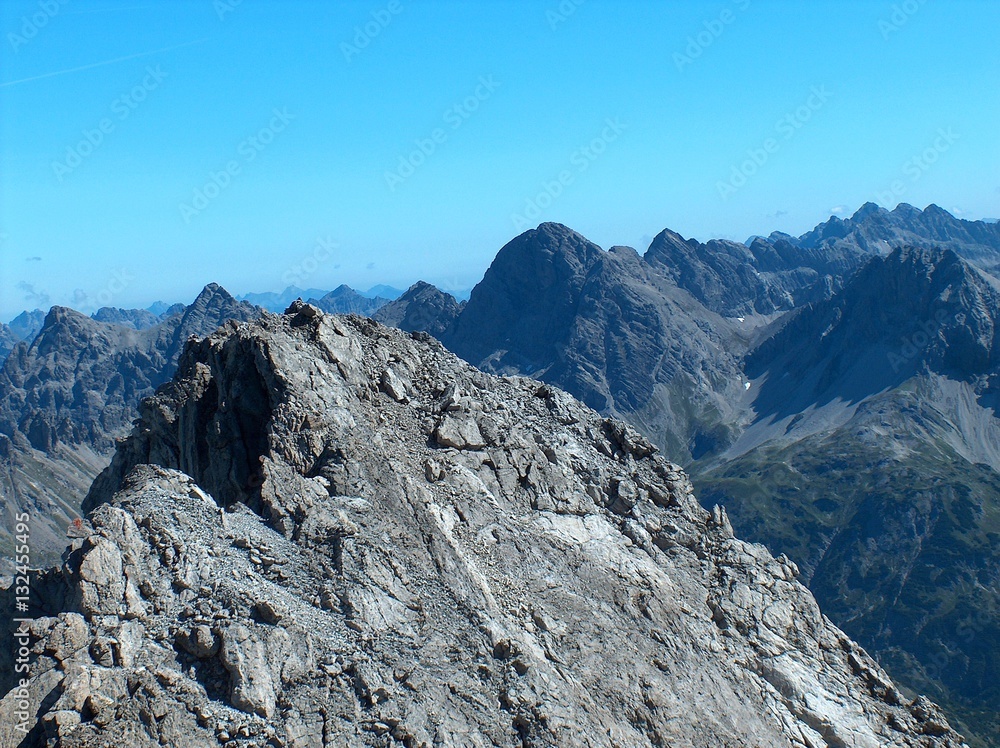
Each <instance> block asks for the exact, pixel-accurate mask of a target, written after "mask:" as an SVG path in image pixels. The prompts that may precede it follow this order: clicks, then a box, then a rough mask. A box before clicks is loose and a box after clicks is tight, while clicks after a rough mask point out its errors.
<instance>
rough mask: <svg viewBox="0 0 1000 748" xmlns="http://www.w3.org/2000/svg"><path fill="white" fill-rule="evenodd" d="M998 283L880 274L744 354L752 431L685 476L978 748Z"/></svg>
mask: <svg viewBox="0 0 1000 748" xmlns="http://www.w3.org/2000/svg"><path fill="white" fill-rule="evenodd" d="M998 285H1000V284H998V283H997V281H995V280H994V279H993V278H992V277H990V276H988V275H986V274H984V273H982V272H981V271H979V270H977V269H976V268H974V267H973V266H972V265H970V264H969V263H968V262H966V261H964V260H962V259H960V258H959V257H958V256H957V255H956V254H955V253H953V252H951V251H950V250H943V251H942V250H926V249H916V248H905V249H900V250H896V251H894V252H893V253H892V254H890V255H889V256H888V257H886V258H884V259H877V260H875V261H873V262H872V263H871V264H869V265H868V266H866V267H865V268H864V269H863V270H862V271H860V272H859V273H858V275H857V276H856V277H855V278H854V279H853V280H852V281H851V282H850V283H849V284H848V286H847V287H846V288H845V289H844V290H843V292H841V293H840V294H838V295H837V296H835V297H834V298H832V299H830V300H828V301H826V302H821V303H818V304H816V305H814V306H811V307H808V308H806V309H803V310H802V311H801V312H800V313H798V314H797V315H796V316H795V318H794V319H793V320H791V321H790V322H789V323H788V324H787V325H785V327H784V328H783V329H782V330H781V331H780V332H779V333H778V334H777V335H776V336H774V337H773V338H772V339H770V340H768V341H766V342H765V343H763V344H762V345H761V346H760V347H758V348H757V349H756V350H755V351H754V352H753V353H752V354H751V355H750V356H749V357H748V360H747V373H748V376H751V377H752V378H754V384H755V387H754V391H755V392H756V393H757V395H756V400H755V402H754V408H755V412H756V414H757V418H756V420H755V421H754V423H752V424H751V425H750V426H749V427H748V428H747V429H746V431H745V432H744V434H743V435H742V436H741V438H740V439H739V440H738V441H736V443H735V444H734V445H733V446H732V447H731V448H730V450H729V451H728V452H727V453H725V454H723V455H722V456H721V457H720V458H718V459H716V460H711V461H706V463H705V464H703V465H699V466H697V467H696V468H695V480H696V482H697V484H698V486H699V490H700V491H701V493H702V498H703V499H704V500H705V501H711V502H722V503H724V504H725V505H726V506H727V507H728V508H729V510H730V512H731V516H732V518H733V523H734V526H735V527H736V528H737V529H738V531H740V532H742V533H744V534H746V536H747V537H749V538H751V539H754V540H757V541H759V542H764V543H766V544H767V545H768V547H769V548H770V549H771V550H772V552H775V553H787V554H788V555H789V556H790V557H791V558H793V559H794V560H795V561H796V562H798V563H799V564H800V566H801V568H802V571H803V578H804V579H805V580H806V582H807V583H808V585H809V587H810V589H811V590H812V591H813V592H814V594H816V596H817V599H819V600H820V603H821V604H822V605H823V606H824V610H826V611H828V613H829V615H831V617H832V618H833V619H834V620H835V621H837V622H838V623H839V624H840V625H841V626H842V627H843V628H844V629H845V630H846V631H847V632H848V633H849V634H851V635H852V636H854V637H856V638H857V639H858V640H859V641H860V642H862V644H863V645H864V646H866V647H868V648H869V649H870V650H871V651H872V652H873V653H875V654H876V656H877V657H879V658H880V659H881V660H882V661H883V663H884V664H885V665H886V666H887V667H888V668H889V669H890V671H891V672H893V673H894V675H896V677H898V678H900V679H901V680H902V681H903V682H905V683H908V684H910V685H912V686H914V687H920V688H923V689H926V690H928V691H930V692H931V693H932V694H933V695H934V697H935V698H936V699H938V700H939V701H941V702H942V703H944V704H945V705H946V706H948V707H949V708H950V709H951V710H953V713H956V714H959V715H961V717H962V719H964V720H965V721H966V723H967V724H968V727H969V729H970V730H971V731H972V732H973V733H975V735H976V736H977V740H976V742H975V744H977V745H996V743H995V740H994V739H995V736H996V735H997V734H998V733H1000V721H998V720H997V717H996V715H997V713H1000V690H998V689H997V688H996V686H995V684H996V683H998V682H1000V648H998V646H997V642H1000V623H998V619H997V618H996V611H997V610H998V609H1000V419H998V418H997V417H996V411H995V404H996V402H997V382H998V374H1000V357H998V348H997V318H998V316H1000V290H998ZM980 741H981V742H980Z"/></svg>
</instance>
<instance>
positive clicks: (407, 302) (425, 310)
mask: <svg viewBox="0 0 1000 748" xmlns="http://www.w3.org/2000/svg"><path fill="white" fill-rule="evenodd" d="M464 308H465V302H462V303H461V304H460V303H459V302H458V301H456V300H455V297H454V296H452V295H451V294H448V293H445V292H444V291H439V290H438V289H437V288H435V287H434V286H432V285H430V284H429V283H424V282H423V281H419V282H417V283H414V284H413V285H412V286H410V288H409V289H408V290H407V291H406V292H405V293H404V294H402V295H401V296H400V297H399V298H398V299H396V300H395V301H391V302H389V303H388V304H386V305H385V306H383V307H382V308H381V309H379V310H378V311H377V312H375V314H373V315H372V318H373V319H376V320H378V321H379V322H381V323H382V324H383V325H389V326H390V327H396V328H399V329H400V330H405V331H406V332H426V333H430V334H431V335H433V336H434V337H436V338H440V337H441V336H442V335H443V334H444V333H445V331H446V330H447V329H448V328H449V327H450V326H451V325H452V323H454V321H455V319H456V318H457V317H458V315H459V314H460V313H461V311H462V309H464Z"/></svg>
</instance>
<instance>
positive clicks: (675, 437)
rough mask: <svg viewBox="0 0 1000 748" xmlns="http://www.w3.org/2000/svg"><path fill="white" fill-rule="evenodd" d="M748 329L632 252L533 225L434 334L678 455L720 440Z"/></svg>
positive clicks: (727, 432) (477, 360)
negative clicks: (561, 392)
mask: <svg viewBox="0 0 1000 748" xmlns="http://www.w3.org/2000/svg"><path fill="white" fill-rule="evenodd" d="M751 333H752V326H751V325H749V324H747V325H744V324H743V323H739V322H736V321H732V322H731V321H728V320H725V319H723V318H722V317H720V316H719V315H718V314H715V313H714V312H712V311H710V310H708V309H706V308H705V307H704V306H702V305H701V304H700V303H699V302H698V301H697V300H695V299H694V298H692V297H691V295H690V294H689V293H687V292H686V291H685V290H683V289H680V288H678V287H677V286H676V285H674V284H673V283H671V282H670V280H669V278H667V277H665V276H664V274H663V273H661V272H659V270H658V268H657V267H656V266H654V265H651V264H650V263H648V262H646V261H645V260H644V259H643V258H641V257H640V256H639V255H638V254H636V252H635V250H633V249H631V248H628V247H615V248H613V249H611V250H610V251H608V252H604V251H603V250H601V249H600V247H598V246H597V245H596V244H593V243H591V242H589V241H587V240H586V239H584V238H583V237H582V236H580V235H579V234H577V233H576V232H574V231H571V230H570V229H567V228H566V227H565V226H560V225H558V224H542V226H540V227H539V228H538V229H537V230H535V231H529V232H526V233H525V234H523V235H521V236H520V237H518V238H517V239H515V240H514V241H512V242H510V243H509V244H508V245H507V246H505V247H504V248H503V249H502V250H500V253H499V254H498V255H497V258H496V260H495V261H494V263H493V264H492V265H491V266H490V269H489V270H488V271H487V272H486V275H485V277H484V278H483V280H482V282H481V283H480V284H479V285H477V286H476V288H475V289H474V290H473V292H472V296H471V298H470V299H469V301H468V304H467V305H466V307H465V309H463V310H462V312H461V313H460V314H459V316H458V318H457V319H456V320H455V322H454V323H453V324H452V326H451V327H450V328H449V329H448V330H446V331H445V332H444V333H442V335H441V339H442V341H443V342H444V343H445V345H446V346H448V348H449V349H450V350H452V351H454V352H456V353H458V354H459V355H460V356H462V357H463V358H464V359H465V360H467V361H470V362H472V363H474V364H475V365H476V366H479V367H480V368H482V369H484V370H486V371H491V372H495V373H500V374H507V373H519V374H528V375H531V376H533V377H537V378H538V379H541V380H543V381H546V382H551V383H553V384H556V385H558V386H560V387H563V388H564V389H566V390H567V391H569V392H571V393H573V394H574V395H575V396H576V397H579V398H580V399H581V400H583V401H584V402H585V403H587V405H589V406H590V407H592V408H596V409H598V410H600V411H602V412H605V413H611V414H622V415H624V414H628V417H629V418H630V420H632V422H633V423H636V424H637V425H639V426H641V427H642V428H644V430H646V432H647V433H649V434H650V435H651V436H652V437H653V438H655V439H656V440H657V442H658V443H659V444H661V445H663V446H664V448H666V449H668V453H669V454H671V455H674V456H676V457H677V458H678V459H682V460H689V459H690V457H691V455H692V454H696V453H699V452H701V451H705V450H707V449H711V448H713V447H715V446H717V445H718V443H728V441H729V440H730V438H731V428H732V423H733V422H735V421H737V420H738V416H737V414H736V413H735V412H734V403H738V402H739V401H740V399H741V397H742V393H743V379H742V374H741V372H740V367H739V362H738V356H739V355H740V353H741V352H742V351H744V350H746V347H747V340H748V339H749V336H750V335H751Z"/></svg>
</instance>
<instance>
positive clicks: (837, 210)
mask: <svg viewBox="0 0 1000 748" xmlns="http://www.w3.org/2000/svg"><path fill="white" fill-rule="evenodd" d="M846 212H847V208H846V207H845V206H843V205H837V206H836V207H833V208H830V213H831V214H832V215H835V216H839V215H842V214H844V213H846Z"/></svg>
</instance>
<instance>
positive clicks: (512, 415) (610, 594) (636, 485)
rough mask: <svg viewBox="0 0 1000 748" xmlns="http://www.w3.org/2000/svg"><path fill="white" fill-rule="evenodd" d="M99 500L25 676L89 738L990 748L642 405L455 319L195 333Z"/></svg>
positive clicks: (71, 727)
mask: <svg viewBox="0 0 1000 748" xmlns="http://www.w3.org/2000/svg"><path fill="white" fill-rule="evenodd" d="M87 507H88V509H89V510H90V512H89V514H88V519H87V522H86V523H84V524H83V526H82V527H81V528H80V530H79V532H78V533H77V535H78V537H76V538H75V539H74V540H73V542H72V545H71V546H70V548H69V549H68V552H67V554H66V562H65V564H64V565H63V566H62V568H59V569H51V570H49V571H47V572H44V573H43V574H41V575H39V577H38V578H37V580H36V581H35V584H34V585H33V590H35V595H36V598H37V600H38V603H39V609H38V610H37V611H36V612H37V614H38V617H37V618H36V620H35V622H34V623H33V624H32V630H31V633H32V636H31V646H32V648H33V656H32V658H31V665H30V668H29V672H28V673H26V674H24V676H23V677H24V678H25V684H24V694H23V695H20V696H19V695H17V694H14V693H10V694H8V695H7V696H4V697H3V698H0V722H2V723H4V724H12V722H13V713H14V711H15V710H17V709H18V704H19V702H20V701H22V700H27V701H29V702H30V703H31V704H32V705H38V704H40V706H38V707H37V717H36V718H37V723H35V724H33V725H32V727H33V729H34V733H33V734H34V735H37V736H39V740H40V739H41V736H42V734H43V733H44V734H45V735H47V736H48V737H50V738H51V739H52V741H53V742H55V743H58V744H59V745H60V746H63V747H64V748H98V746H107V745H121V746H140V747H141V748H146V747H147V746H149V747H150V748H152V746H156V745H169V746H175V747H176V748H201V747H202V746H207V745H214V744H217V743H219V742H220V737H221V739H222V740H224V741H227V742H228V741H229V739H230V738H231V737H233V736H240V737H239V738H238V739H236V740H234V741H232V742H237V743H239V744H247V745H261V746H263V745H268V744H270V745H282V746H290V747H291V748H296V747H300V748H305V747H306V746H315V745H319V744H320V741H322V742H323V743H324V744H326V745H332V746H342V745H343V746H347V745H350V746H358V747H359V748H361V747H366V748H376V747H377V746H378V747H381V746H387V745H391V744H395V745H402V746H430V745H435V746H440V747H441V748H466V747H467V746H517V745H519V746H553V747H562V746H565V747H566V748H570V747H571V746H572V747H575V746H579V745H581V744H584V743H585V744H586V745H589V746H593V747H594V748H605V747H606V748H611V747H612V746H614V747H615V748H618V747H619V746H629V747H630V748H631V747H634V748H653V747H654V746H665V745H670V746H678V748H695V747H696V746H698V747H700V746H732V747H733V748H751V747H752V748H758V747H759V746H768V748H772V747H773V748H802V747H803V746H853V747H859V748H860V747H864V748H882V747H885V748H960V746H961V738H960V737H959V736H958V735H957V734H956V733H955V732H954V731H953V730H952V729H951V728H950V726H949V725H948V723H947V721H946V720H945V718H944V717H943V715H942V714H941V712H940V711H939V710H938V708H937V707H936V706H935V705H934V704H933V703H931V702H930V701H928V700H927V699H925V698H922V697H921V698H917V699H910V698H907V697H905V696H904V695H903V694H902V693H901V692H900V691H899V689H898V688H897V687H896V686H895V685H894V684H893V683H892V681H891V680H890V679H889V677H888V675H887V674H886V673H885V672H884V671H883V670H882V669H881V668H880V667H879V666H878V665H877V664H876V663H875V661H874V660H872V659H871V658H870V657H869V656H868V655H867V654H866V653H865V652H864V651H863V650H862V649H860V648H859V647H858V646H857V645H856V644H855V643H854V642H852V641H851V640H850V639H848V638H847V637H846V636H844V634H843V633H842V632H840V631H839V630H838V629H836V628H835V627H834V626H833V625H831V624H830V622H829V621H828V620H827V619H826V618H825V617H824V616H823V615H822V614H821V613H820V611H819V608H818V607H817V605H816V604H815V601H814V600H813V598H812V596H811V595H810V594H809V592H808V590H806V589H805V587H803V586H802V585H801V584H800V583H798V582H797V581H796V579H795V577H796V574H797V571H796V569H795V566H794V564H792V563H790V562H789V561H788V560H787V559H783V558H780V559H775V558H773V557H772V556H771V555H770V554H769V553H768V552H767V551H766V549H764V548H762V547H760V546H753V545H749V544H746V543H743V542H742V541H740V540H738V539H737V538H735V537H734V536H733V534H732V530H731V528H730V526H729V523H728V520H727V517H726V514H725V512H724V511H723V510H722V509H720V508H718V507H716V508H715V509H714V510H713V511H711V512H709V511H706V510H705V509H703V508H701V507H700V506H699V505H698V502H697V501H695V499H694V497H693V495H692V490H691V486H690V483H689V482H688V480H687V478H686V476H685V475H684V474H683V472H682V471H681V469H680V468H679V467H678V466H677V465H674V464H671V463H670V462H668V461H667V460H665V459H663V458H662V457H660V456H659V455H657V454H656V453H655V448H654V447H653V446H652V445H651V444H650V443H649V442H648V441H647V440H646V439H645V438H644V437H643V436H641V435H640V434H639V433H637V432H636V431H635V430H634V429H632V428H630V427H628V426H626V425H625V424H624V423H622V422H619V421H614V420H612V419H608V418H604V417H602V416H601V415H599V414H597V413H595V412H594V411H592V410H589V409H588V408H586V407H585V406H584V405H582V404H581V403H579V402H578V401H576V400H574V399H573V398H571V397H570V396H568V395H567V394H566V393H564V392H562V391H561V390H558V389H556V388H553V387H551V386H548V385H543V384H541V383H539V382H537V381H534V380H529V379H524V378H500V377H494V376H490V375H487V374H484V373H483V372H480V371H477V370H476V369H474V368H472V367H471V366H469V365H467V364H465V363H464V362H462V361H460V360H459V359H458V358H457V357H456V356H454V355H453V354H451V353H448V352H447V351H445V350H444V349H443V347H442V346H441V345H440V344H439V343H437V341H435V340H433V339H432V338H430V336H428V335H426V334H420V333H417V334H414V335H406V334H404V333H402V332H401V331H398V330H390V329H388V328H384V327H382V326H381V325H378V324H377V323H375V322H373V321H371V320H366V319H363V318H360V317H331V316H326V315H323V314H322V313H321V312H320V311H319V310H318V309H316V308H315V307H311V306H307V305H304V304H301V303H296V304H294V305H293V306H292V307H291V308H290V309H289V310H288V312H287V313H286V314H285V315H282V316H274V315H266V316H264V317H262V318H260V319H259V320H257V321H254V322H251V323H247V324H241V325H235V324H233V325H227V326H225V327H224V328H222V329H220V330H219V331H218V332H216V333H215V334H213V335H211V336H209V337H208V338H205V339H203V340H200V341H196V342H193V343H192V344H190V345H189V346H188V348H187V349H186V351H185V354H184V356H183V358H182V360H181V364H180V366H179V369H178V372H177V375H176V377H175V379H174V380H173V382H171V383H169V384H167V385H166V386H165V387H164V388H162V389H161V390H160V391H159V392H158V393H157V394H156V395H155V396H154V397H153V398H151V399H149V400H147V401H146V402H145V403H144V405H143V407H142V411H141V416H140V419H139V421H138V422H137V425H136V428H135V430H134V431H133V432H132V434H131V435H130V436H129V437H128V439H127V440H125V441H123V443H122V444H121V445H120V447H119V448H118V450H117V452H116V455H115V458H114V460H113V462H112V464H111V466H110V467H109V468H108V469H107V470H106V471H105V472H104V473H103V474H102V475H101V477H100V478H99V479H98V480H97V481H96V482H95V484H94V487H93V489H92V491H91V493H90V495H89V496H88V500H87ZM11 602H12V595H11V594H10V591H0V610H3V611H4V612H5V613H7V611H8V610H9V606H10V604H11ZM10 620H11V616H10V615H3V616H0V636H2V637H3V638H7V639H8V640H9V639H10V636H11V631H10V629H11V628H12V624H11V623H10ZM11 652H12V648H4V649H0V677H3V681H0V694H3V693H4V692H5V691H7V689H8V688H10V687H11V686H12V683H11V679H10V678H8V677H7V676H8V674H11V673H13V669H12V668H11V667H10V664H11V659H12V653H11ZM32 711H33V714H34V713H35V712H34V706H33V710H32ZM8 735H9V733H2V734H0V748H13V745H15V742H14V741H13V740H11V739H10V738H9V737H8ZM18 740H19V739H18Z"/></svg>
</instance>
